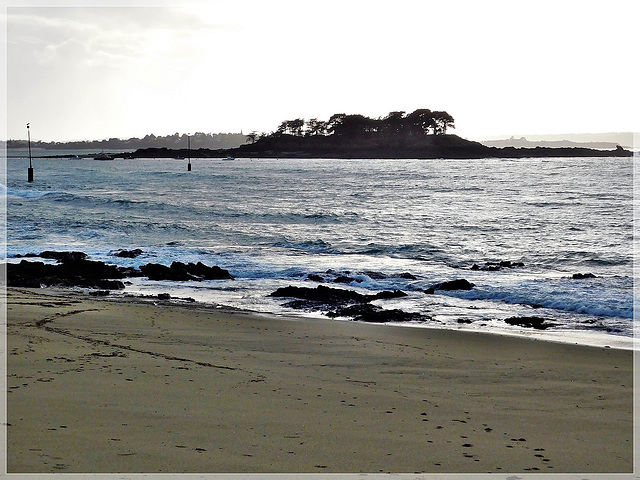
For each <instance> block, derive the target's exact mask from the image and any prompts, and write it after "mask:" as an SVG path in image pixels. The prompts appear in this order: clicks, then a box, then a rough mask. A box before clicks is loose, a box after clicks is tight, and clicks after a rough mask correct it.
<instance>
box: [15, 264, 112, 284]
mask: <svg viewBox="0 0 640 480" xmlns="http://www.w3.org/2000/svg"><path fill="white" fill-rule="evenodd" d="M122 278H124V275H123V274H122V272H121V271H120V270H119V269H118V267H116V266H114V265H106V264H104V263H102V262H93V261H90V260H84V259H81V260H78V259H76V260H70V259H68V258H67V259H66V260H63V261H62V263H59V264H55V265H51V264H45V263H43V262H30V261H27V260H22V261H21V262H20V263H17V264H16V263H9V264H7V284H8V285H10V286H16V287H34V288H39V287H41V286H43V285H45V286H62V287H84V288H98V289H103V290H121V289H123V288H124V284H123V283H122V282H121V281H119V279H122Z"/></svg>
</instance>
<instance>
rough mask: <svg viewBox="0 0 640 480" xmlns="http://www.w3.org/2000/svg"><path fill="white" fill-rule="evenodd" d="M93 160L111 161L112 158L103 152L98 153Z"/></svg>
mask: <svg viewBox="0 0 640 480" xmlns="http://www.w3.org/2000/svg"><path fill="white" fill-rule="evenodd" d="M93 159H94V160H113V157H112V156H111V155H109V154H108V153H105V152H100V153H99V154H98V155H96V156H95V157H93Z"/></svg>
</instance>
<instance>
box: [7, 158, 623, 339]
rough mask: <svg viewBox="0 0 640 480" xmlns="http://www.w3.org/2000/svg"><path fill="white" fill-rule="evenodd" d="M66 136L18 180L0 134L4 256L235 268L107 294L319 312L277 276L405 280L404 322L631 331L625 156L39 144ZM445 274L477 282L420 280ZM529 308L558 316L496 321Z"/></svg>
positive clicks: (545, 335)
mask: <svg viewBox="0 0 640 480" xmlns="http://www.w3.org/2000/svg"><path fill="white" fill-rule="evenodd" d="M60 153H61V152H46V151H38V152H36V153H35V157H34V158H33V165H34V172H35V174H34V177H35V181H34V182H33V183H28V182H27V167H28V165H29V160H28V158H27V155H26V152H24V151H8V154H7V158H6V178H5V181H4V182H3V185H2V187H1V188H2V189H3V192H2V193H3V194H4V198H5V201H6V252H5V254H6V261H8V262H18V261H21V260H22V259H20V258H17V257H18V256H19V255H24V254H27V253H36V254H37V253H40V252H42V251H44V250H62V251H71V250H75V251H83V252H85V253H87V254H88V255H89V259H91V260H99V261H103V262H107V263H110V264H115V265H120V266H129V267H137V266H140V265H142V264H146V263H161V264H164V265H170V264H171V263H172V262H174V261H179V262H184V263H189V262H194V263H195V262H202V263H204V264H206V265H218V266H220V267H221V268H224V269H227V270H229V272H230V273H231V274H232V275H233V276H234V279H233V280H214V281H201V282H196V281H188V282H168V281H161V282H157V281H149V280H148V279H146V278H144V277H141V278H132V279H129V280H128V281H127V284H126V288H125V290H124V291H121V292H112V294H113V295H121V296H122V295H136V296H143V295H144V296H154V295H157V294H159V293H168V294H170V296H171V297H172V298H174V299H175V301H176V302H178V303H179V302H187V301H189V302H191V301H192V300H195V301H196V302H201V303H205V304H209V305H211V306H228V307H234V308H239V309H245V310H252V311H256V312H261V313H265V314H275V315H281V316H286V317H296V318H297V319H298V320H299V321H312V320H313V319H314V318H318V317H323V316H324V313H323V312H322V311H318V310H314V309H310V308H309V309H294V308H291V307H289V306H287V303H288V302H287V299H283V298H278V297H273V296H270V293H272V292H273V291H275V290H276V289H278V288H279V287H285V286H289V285H293V286H306V287H310V288H314V287H316V286H317V285H320V284H323V285H326V286H330V287H332V288H346V289H350V290H355V291H358V292H360V293H375V292H379V291H382V290H396V289H397V290H402V291H403V292H405V293H406V294H407V296H406V297H402V298H394V299H386V300H377V301H376V302H374V303H375V304H376V305H378V306H380V307H382V308H384V309H399V310H402V311H405V312H411V313H420V314H423V315H424V317H423V319H421V320H413V321H410V322H404V323H400V324H399V325H401V326H404V327H406V328H424V327H429V328H446V329H456V330H472V331H480V332H489V333H496V334H503V335H505V334H507V335H525V336H531V337H536V338H540V339H543V340H550V341H561V342H572V343H582V344H592V345H600V346H610V347H614V348H633V331H634V322H633V318H634V315H633V313H634V309H633V297H634V288H633V287H634V282H633V266H634V265H633V162H634V160H633V159H632V158H523V159H501V158H487V159H476V160H459V159H446V158H443V159H434V160H412V159H408V160H406V159H405V160H397V159H392V160H389V159H289V158H282V159H271V158H269V159H263V158H246V159H245V158H237V159H235V160H232V161H230V160H222V159H190V160H187V159H116V160H112V161H98V160H94V159H93V158H92V156H90V155H88V156H87V152H77V153H76V154H77V155H78V157H76V158H74V159H68V158H43V157H45V156H46V155H50V154H60ZM71 153H74V152H71ZM188 162H190V163H191V166H192V169H191V171H188V169H187V164H188ZM122 249H126V250H131V249H140V250H142V252H143V253H142V254H141V255H140V256H138V257H136V258H120V257H118V256H116V255H115V253H116V252H118V251H119V250H122ZM34 260H37V259H34ZM500 262H503V263H502V267H500ZM508 262H510V264H509V263H508ZM498 267H500V268H498ZM575 274H582V276H585V277H586V278H574V275H575ZM310 276H311V279H310ZM345 277H346V278H347V280H346V283H343V282H345ZM336 279H340V281H341V283H336V282H335V280H336ZM455 279H466V280H467V281H469V282H471V283H473V284H474V287H473V288H472V289H471V290H451V291H444V290H436V292H435V294H430V293H427V291H428V289H429V288H430V287H433V286H434V285H437V284H439V283H442V282H446V281H450V280H455ZM528 316H535V317H541V318H544V319H545V323H549V324H551V326H550V327H549V328H547V329H545V330H536V329H532V328H527V327H522V326H517V325H510V324H509V323H507V322H505V320H507V319H510V318H513V317H528ZM334 321H336V322H340V321H351V320H350V319H349V318H341V317H338V318H335V319H334Z"/></svg>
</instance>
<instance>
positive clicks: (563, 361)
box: [6, 288, 633, 473]
mask: <svg viewBox="0 0 640 480" xmlns="http://www.w3.org/2000/svg"><path fill="white" fill-rule="evenodd" d="M7 294H8V297H7V345H6V346H7V399H6V400H7V423H8V426H7V430H6V432H7V470H8V472H9V473H16V472H32V473H35V472H42V473H46V472H56V473H72V472H92V473H98V472H163V473H165V472H175V473H179V472H198V473H208V472H238V473H240V472H305V473H335V472H354V473H355V472H369V473H377V472H406V473H413V472H433V473H441V472H443V473H444V472H478V473H486V472H496V473H507V472H509V473H565V472H573V473H577V472H580V473H588V472H631V471H632V469H633V450H632V440H633V414H632V412H633V395H632V393H633V392H632V386H633V352H631V351H629V350H617V349H611V348H599V347H585V346H576V345H570V344H560V343H553V342H545V341H539V340H531V339H526V338H515V337H505V336H498V335H489V334H480V333H469V332H456V331H446V330H431V329H418V328H416V329H412V328H401V327H393V326H387V325H365V324H357V323H353V322H339V321H332V320H293V319H287V318H283V317H275V316H265V315H258V314H253V313H248V312H239V311H232V310H226V309H214V308H212V307H209V308H204V307H202V306H197V305H194V304H190V305H183V306H180V305H175V304H173V305H171V304H169V303H168V302H161V301H156V302H155V303H156V304H157V305H154V304H153V303H151V302H146V303H145V302H141V301H124V300H118V301H116V300H112V299H99V298H92V297H86V296H83V295H80V294H78V293H70V292H55V291H52V290H30V289H13V288H10V289H8V292H7Z"/></svg>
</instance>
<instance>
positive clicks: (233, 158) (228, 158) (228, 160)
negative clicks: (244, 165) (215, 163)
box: [222, 156, 235, 162]
mask: <svg viewBox="0 0 640 480" xmlns="http://www.w3.org/2000/svg"><path fill="white" fill-rule="evenodd" d="M222 160H224V161H225V162H231V161H232V160H235V157H231V156H229V157H227V158H223V159H222Z"/></svg>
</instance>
